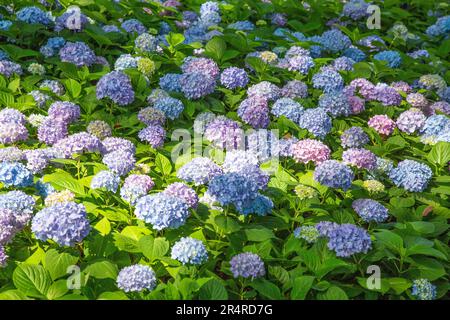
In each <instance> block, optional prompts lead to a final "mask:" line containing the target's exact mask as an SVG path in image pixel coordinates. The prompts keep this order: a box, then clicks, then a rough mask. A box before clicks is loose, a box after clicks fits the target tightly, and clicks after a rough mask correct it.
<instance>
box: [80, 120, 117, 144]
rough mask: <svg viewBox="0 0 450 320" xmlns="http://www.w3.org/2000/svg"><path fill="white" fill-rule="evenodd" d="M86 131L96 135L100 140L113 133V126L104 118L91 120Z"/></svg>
mask: <svg viewBox="0 0 450 320" xmlns="http://www.w3.org/2000/svg"><path fill="white" fill-rule="evenodd" d="M86 131H87V132H88V133H90V134H92V135H93V136H96V137H97V138H99V139H100V140H103V139H105V138H107V137H110V136H111V135H112V129H111V127H110V126H109V124H107V123H106V122H105V121H103V120H94V121H91V122H89V124H88V125H87V127H86Z"/></svg>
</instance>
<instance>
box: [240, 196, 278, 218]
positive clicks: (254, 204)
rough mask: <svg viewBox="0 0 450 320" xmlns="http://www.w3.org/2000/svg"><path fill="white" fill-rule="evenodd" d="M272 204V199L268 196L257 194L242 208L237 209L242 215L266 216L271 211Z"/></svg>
mask: <svg viewBox="0 0 450 320" xmlns="http://www.w3.org/2000/svg"><path fill="white" fill-rule="evenodd" d="M273 206H274V205H273V201H272V200H271V199H270V198H269V197H266V196H264V195H262V194H258V195H257V196H256V198H255V199H254V200H252V201H250V202H249V203H248V204H246V205H244V206H243V207H242V208H238V210H239V212H240V213H242V214H243V215H249V214H256V215H258V216H266V215H268V214H269V213H271V212H272V209H273Z"/></svg>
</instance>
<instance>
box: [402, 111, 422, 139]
mask: <svg viewBox="0 0 450 320" xmlns="http://www.w3.org/2000/svg"><path fill="white" fill-rule="evenodd" d="M426 119H427V118H426V116H425V115H424V114H423V112H422V111H420V110H419V109H416V108H411V109H409V110H406V111H403V112H402V113H401V114H400V115H399V116H398V118H397V121H396V123H397V127H398V128H399V129H400V130H401V131H403V132H405V133H408V134H412V133H414V132H416V131H419V130H420V129H422V127H423V125H424V124H425V120H426Z"/></svg>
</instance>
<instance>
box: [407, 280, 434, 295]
mask: <svg viewBox="0 0 450 320" xmlns="http://www.w3.org/2000/svg"><path fill="white" fill-rule="evenodd" d="M411 294H412V295H413V296H415V297H416V298H417V299H419V300H434V299H436V286H435V285H434V284H432V283H431V282H430V281H429V280H428V279H416V280H414V281H413V286H412V290H411Z"/></svg>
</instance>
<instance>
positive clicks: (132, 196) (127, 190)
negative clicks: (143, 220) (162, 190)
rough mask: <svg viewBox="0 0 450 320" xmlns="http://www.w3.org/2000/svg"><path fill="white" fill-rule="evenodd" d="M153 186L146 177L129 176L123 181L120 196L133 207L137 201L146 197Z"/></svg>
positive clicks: (141, 175)
mask: <svg viewBox="0 0 450 320" xmlns="http://www.w3.org/2000/svg"><path fill="white" fill-rule="evenodd" d="M154 186H155V183H154V182H153V180H152V178H150V177H149V176H148V175H145V174H131V175H129V176H128V177H127V178H126V179H125V181H124V183H123V186H122V188H120V196H121V197H122V199H124V200H125V201H127V202H129V203H130V204H132V205H134V204H135V203H136V201H137V199H139V198H140V197H142V196H144V195H146V194H147V193H148V192H149V191H150V190H151V189H152V188H153V187H154Z"/></svg>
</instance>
